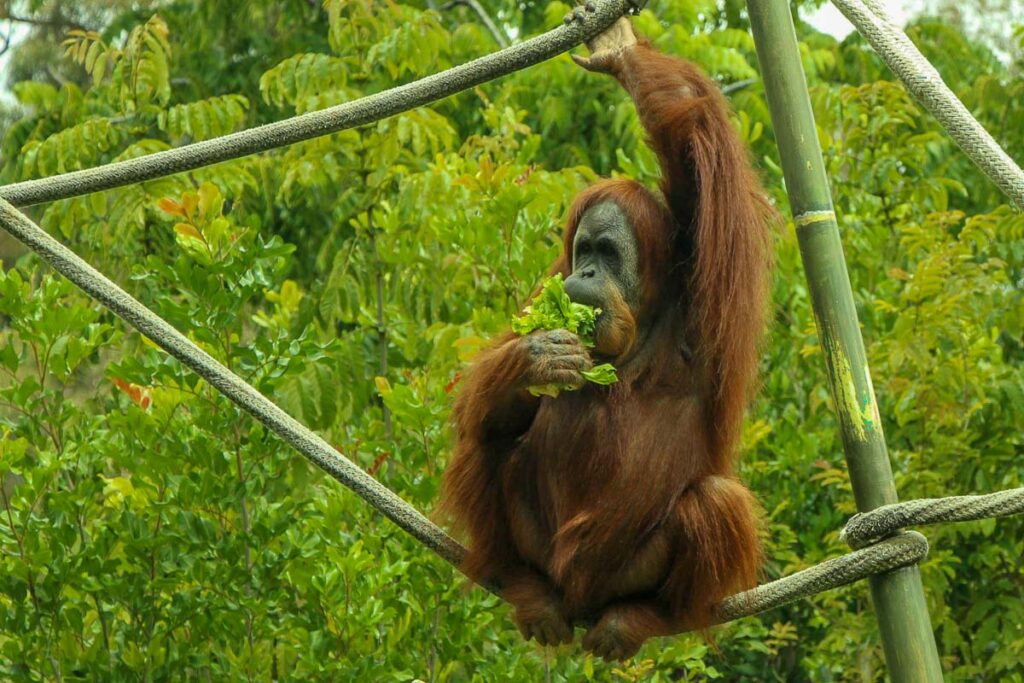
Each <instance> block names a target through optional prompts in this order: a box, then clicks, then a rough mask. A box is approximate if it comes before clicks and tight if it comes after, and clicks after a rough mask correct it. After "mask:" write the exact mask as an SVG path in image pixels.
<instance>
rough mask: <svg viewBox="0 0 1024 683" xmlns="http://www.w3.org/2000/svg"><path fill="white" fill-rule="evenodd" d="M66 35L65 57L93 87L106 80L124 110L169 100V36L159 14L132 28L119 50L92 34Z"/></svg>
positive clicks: (97, 35)
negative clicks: (91, 81) (86, 74)
mask: <svg viewBox="0 0 1024 683" xmlns="http://www.w3.org/2000/svg"><path fill="white" fill-rule="evenodd" d="M68 36H69V37H68V39H67V40H65V41H64V52H65V54H66V55H67V56H68V57H70V58H71V59H72V60H74V61H76V62H78V63H79V64H81V65H82V66H83V67H84V68H85V70H86V71H87V72H88V73H89V74H90V76H92V80H93V84H94V85H99V84H100V83H102V82H103V81H105V80H106V79H107V78H108V77H109V78H110V79H111V81H112V82H113V83H114V84H115V85H116V87H117V90H118V93H119V97H120V103H121V106H122V110H123V111H128V112H131V111H142V110H147V109H150V108H151V107H153V106H161V105H165V104H167V102H168V101H169V100H170V97H171V76H170V66H169V62H170V54H171V46H170V40H169V38H170V35H169V30H168V28H167V24H166V23H165V22H164V20H163V19H161V18H160V17H159V16H158V15H153V16H152V17H151V18H150V19H149V20H148V21H147V22H146V23H144V24H141V25H139V26H136V27H135V28H133V29H132V30H131V32H130V33H129V34H128V38H127V40H126V41H125V44H124V47H123V48H121V49H118V48H115V47H112V46H110V45H108V44H106V43H105V42H104V41H103V39H102V37H101V36H100V35H99V34H98V33H95V32H92V31H81V30H72V31H70V32H69V33H68Z"/></svg>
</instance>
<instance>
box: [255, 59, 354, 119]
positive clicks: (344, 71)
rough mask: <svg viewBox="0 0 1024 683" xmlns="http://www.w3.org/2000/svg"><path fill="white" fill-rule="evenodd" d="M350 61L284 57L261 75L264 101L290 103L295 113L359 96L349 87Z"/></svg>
mask: <svg viewBox="0 0 1024 683" xmlns="http://www.w3.org/2000/svg"><path fill="white" fill-rule="evenodd" d="M349 68H350V65H349V63H348V61H347V60H344V59H342V58H340V57H334V56H331V55H321V54H311V53H305V54H298V55H295V56H294V57H289V58H288V59H285V60H284V61H282V62H281V63H280V64H278V65H277V66H275V67H274V68H272V69H270V70H268V71H267V72H265V73H264V74H263V76H261V77H260V93H261V94H262V95H263V101H264V102H267V103H269V104H274V105H276V106H278V107H282V106H285V105H290V106H292V107H294V108H295V111H296V113H300V114H301V113H303V112H306V111H310V110H313V109H322V108H323V107H325V106H329V105H332V104H341V103H342V102H344V101H346V100H350V99H355V98H356V97H358V91H356V90H354V89H352V88H350V87H348V80H349Z"/></svg>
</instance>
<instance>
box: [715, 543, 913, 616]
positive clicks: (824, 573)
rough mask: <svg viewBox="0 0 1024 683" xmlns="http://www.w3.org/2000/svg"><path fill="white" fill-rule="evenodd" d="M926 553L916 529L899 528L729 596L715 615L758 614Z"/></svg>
mask: <svg viewBox="0 0 1024 683" xmlns="http://www.w3.org/2000/svg"><path fill="white" fill-rule="evenodd" d="M927 556H928V540H927V539H926V538H925V537H924V536H922V535H921V534H919V533H917V532H916V531H903V532H900V533H898V534H896V535H895V536H892V537H891V538H887V539H885V540H884V541H881V542H879V543H877V544H875V545H872V546H869V547H867V548H861V549H860V550H854V551H853V552H852V553H847V554H846V555H840V556H839V557H834V558H832V559H830V560H825V561H824V562H822V563H821V564H816V565H814V566H813V567H809V568H807V569H804V570H802V571H799V572H797V573H796V574H790V575H789V576H786V577H784V578H781V579H778V580H776V581H772V582H771V583H765V584H762V585H760V586H758V587H757V588H752V589H751V590H748V591H745V592H743V593H737V594H736V595H733V596H730V597H728V598H726V599H725V600H723V601H722V602H721V604H720V605H719V606H718V609H717V610H716V616H717V618H718V621H719V623H721V622H726V621H732V620H733V619H739V618H740V617H747V616H750V615H752V614H758V613H759V612H764V611H767V610H770V609H772V608H774V607H780V606H782V605H786V604H788V603H791V602H795V601H796V600H800V599H802V598H806V597H809V596H811V595H815V594H817V593H821V592H822V591H827V590H831V589H833V588H838V587H839V586H845V585H846V584H848V583H853V582H854V581H857V580H859V579H863V578H866V577H868V576H871V575H873V574H880V573H882V572H887V571H892V570H894V569H899V568H901V567H907V566H910V565H912V564H917V563H918V562H920V561H921V560H923V559H924V558H925V557H927Z"/></svg>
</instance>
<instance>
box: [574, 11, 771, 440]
mask: <svg viewBox="0 0 1024 683" xmlns="http://www.w3.org/2000/svg"><path fill="white" fill-rule="evenodd" d="M590 49H591V51H592V53H593V54H592V55H591V56H590V57H589V58H586V57H579V56H575V55H574V57H573V58H574V59H575V60H576V62H577V63H578V64H579V65H580V66H582V67H584V68H586V69H589V70H591V71H599V72H603V73H609V74H612V75H614V76H615V77H616V78H617V79H618V81H619V82H620V83H621V84H622V85H623V87H624V88H625V89H626V91H627V92H628V93H629V94H630V95H631V96H632V98H633V101H634V102H635V103H636V109H637V113H638V115H639V117H640V121H641V122H642V123H643V126H644V128H645V129H646V130H647V135H648V143H649V144H650V146H651V147H652V149H654V151H655V152H656V153H657V155H658V159H659V161H660V163H661V172H662V178H661V189H662V193H663V194H664V196H665V201H666V202H667V204H668V207H669V209H670V210H671V212H672V215H673V216H674V218H675V220H676V222H677V223H678V225H679V229H680V230H681V231H682V235H681V236H682V240H681V244H684V245H686V246H685V247H684V248H683V251H684V253H683V257H684V258H685V260H686V262H687V263H686V264H685V265H687V270H686V272H688V273H689V283H688V287H687V292H688V297H689V299H690V310H691V311H692V313H691V315H690V336H691V338H692V340H693V341H694V342H695V345H696V347H697V351H698V352H699V354H700V357H701V358H702V360H703V362H704V363H706V365H707V367H708V370H709V371H710V373H709V374H710V376H711V378H712V383H711V387H710V395H709V397H708V399H709V408H710V411H711V412H710V414H711V415H713V416H715V420H716V423H715V424H714V425H713V428H714V430H713V431H714V436H716V437H717V439H718V440H719V445H720V446H721V447H722V450H724V451H729V450H731V448H732V446H733V445H734V442H735V440H736V436H738V433H739V426H740V422H741V421H742V416H743V410H744V408H745V406H746V402H747V399H748V396H749V393H750V385H751V383H752V380H753V378H754V376H755V374H756V369H757V347H758V340H759V337H760V335H761V331H762V329H763V321H764V311H765V298H766V295H767V285H768V272H769V265H770V245H771V228H770V224H771V222H772V216H773V215H774V211H773V209H772V208H771V206H770V205H769V204H768V202H767V200H766V199H765V196H764V194H763V192H762V190H761V187H760V184H759V182H758V179H757V176H756V174H755V173H754V170H753V168H752V167H751V165H750V160H749V158H748V154H747V151H746V149H745V148H744V146H743V143H742V142H741V141H740V139H739V137H738V135H737V134H736V131H735V129H734V128H733V125H732V123H731V122H730V120H729V107H728V103H727V102H726V100H725V97H724V96H723V95H722V93H721V91H720V90H719V88H718V86H717V85H716V84H715V83H714V82H713V81H711V80H710V79H708V78H707V77H706V76H704V75H703V74H702V73H701V71H700V69H698V68H697V67H696V66H695V65H693V64H690V63H688V62H685V61H683V60H681V59H677V58H674V57H669V56H667V55H663V54H661V53H660V52H658V51H657V50H655V49H654V48H653V47H652V46H651V45H650V43H648V42H647V41H644V40H637V38H636V37H635V36H634V34H633V29H632V25H631V24H630V23H629V20H628V19H625V18H623V19H620V20H619V21H618V22H616V23H615V24H614V25H613V26H612V27H611V28H610V29H609V30H608V31H606V32H605V33H603V34H602V35H601V36H598V37H597V38H596V39H595V40H594V41H593V43H591V45H590ZM689 252H693V253H689Z"/></svg>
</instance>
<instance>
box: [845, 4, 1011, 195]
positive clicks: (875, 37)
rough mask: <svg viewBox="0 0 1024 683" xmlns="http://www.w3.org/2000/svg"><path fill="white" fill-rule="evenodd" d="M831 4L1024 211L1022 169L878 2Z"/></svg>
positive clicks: (993, 180) (951, 135)
mask: <svg viewBox="0 0 1024 683" xmlns="http://www.w3.org/2000/svg"><path fill="white" fill-rule="evenodd" d="M833 2H834V3H835V5H836V7H838V8H839V11H840V12H842V13H843V15H844V16H845V17H846V18H847V19H849V20H850V22H851V23H852V24H853V25H854V26H856V27H857V30H858V31H859V32H860V33H861V35H863V36H864V37H865V38H866V39H867V41H868V42H869V43H871V47H873V48H874V49H875V52H877V53H878V54H879V55H880V56H881V57H882V59H884V60H885V63H886V64H888V65H889V68H890V69H892V72H893V73H894V74H896V76H897V77H898V78H899V79H900V80H901V81H902V82H903V85H904V87H906V89H907V90H908V91H909V92H910V94H912V95H913V96H914V98H915V99H917V101H918V102H919V103H920V104H921V105H922V106H923V107H924V108H925V109H927V110H928V111H929V112H931V114H932V116H934V117H935V118H936V119H937V120H938V122H939V123H940V124H941V125H942V127H943V128H945V129H946V132H947V133H948V134H949V136H950V137H951V138H953V140H954V141H955V142H956V143H957V144H958V145H960V148H961V149H963V151H964V152H965V153H966V154H967V156H968V157H970V158H971V160H972V161H973V162H974V163H975V164H976V165H977V166H978V168H980V169H981V170H982V171H983V172H984V173H985V175H987V176H988V177H989V178H991V179H992V182H994V183H995V184H996V185H997V186H998V187H999V189H1000V190H1002V191H1003V192H1004V193H1005V194H1006V196H1008V197H1009V198H1010V200H1011V201H1013V203H1014V204H1016V205H1017V208H1019V209H1024V171H1021V169H1020V167H1019V166H1018V165H1017V164H1016V163H1015V162H1014V161H1013V159H1011V158H1010V156H1009V155H1008V154H1007V153H1006V152H1005V151H1003V148H1002V147H1000V146H999V143H997V142H996V141H995V140H994V139H993V138H992V136H991V135H989V133H988V131H986V130H985V129H984V128H983V127H982V126H981V124H980V123H978V121H977V120H976V119H975V118H974V117H973V116H972V115H971V113H970V112H969V111H967V108H966V107H965V106H964V105H963V103H962V102H961V101H960V100H959V99H957V97H956V95H954V94H953V91H952V90H950V89H949V87H948V86H946V84H945V83H944V82H943V81H942V76H940V75H939V73H938V72H937V71H936V70H935V67H933V66H932V65H931V63H930V62H929V61H928V60H927V59H925V57H924V55H922V54H921V52H920V51H919V50H918V49H917V47H916V46H915V45H914V43H912V42H911V41H910V38H908V37H907V36H906V34H905V33H903V31H901V30H900V29H899V28H898V27H897V26H896V25H895V23H893V21H892V19H890V18H889V16H888V15H887V14H886V12H885V8H884V7H883V6H882V3H881V2H879V1H878V0H864V1H863V2H862V1H861V0H833ZM869 8H870V9H869Z"/></svg>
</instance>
